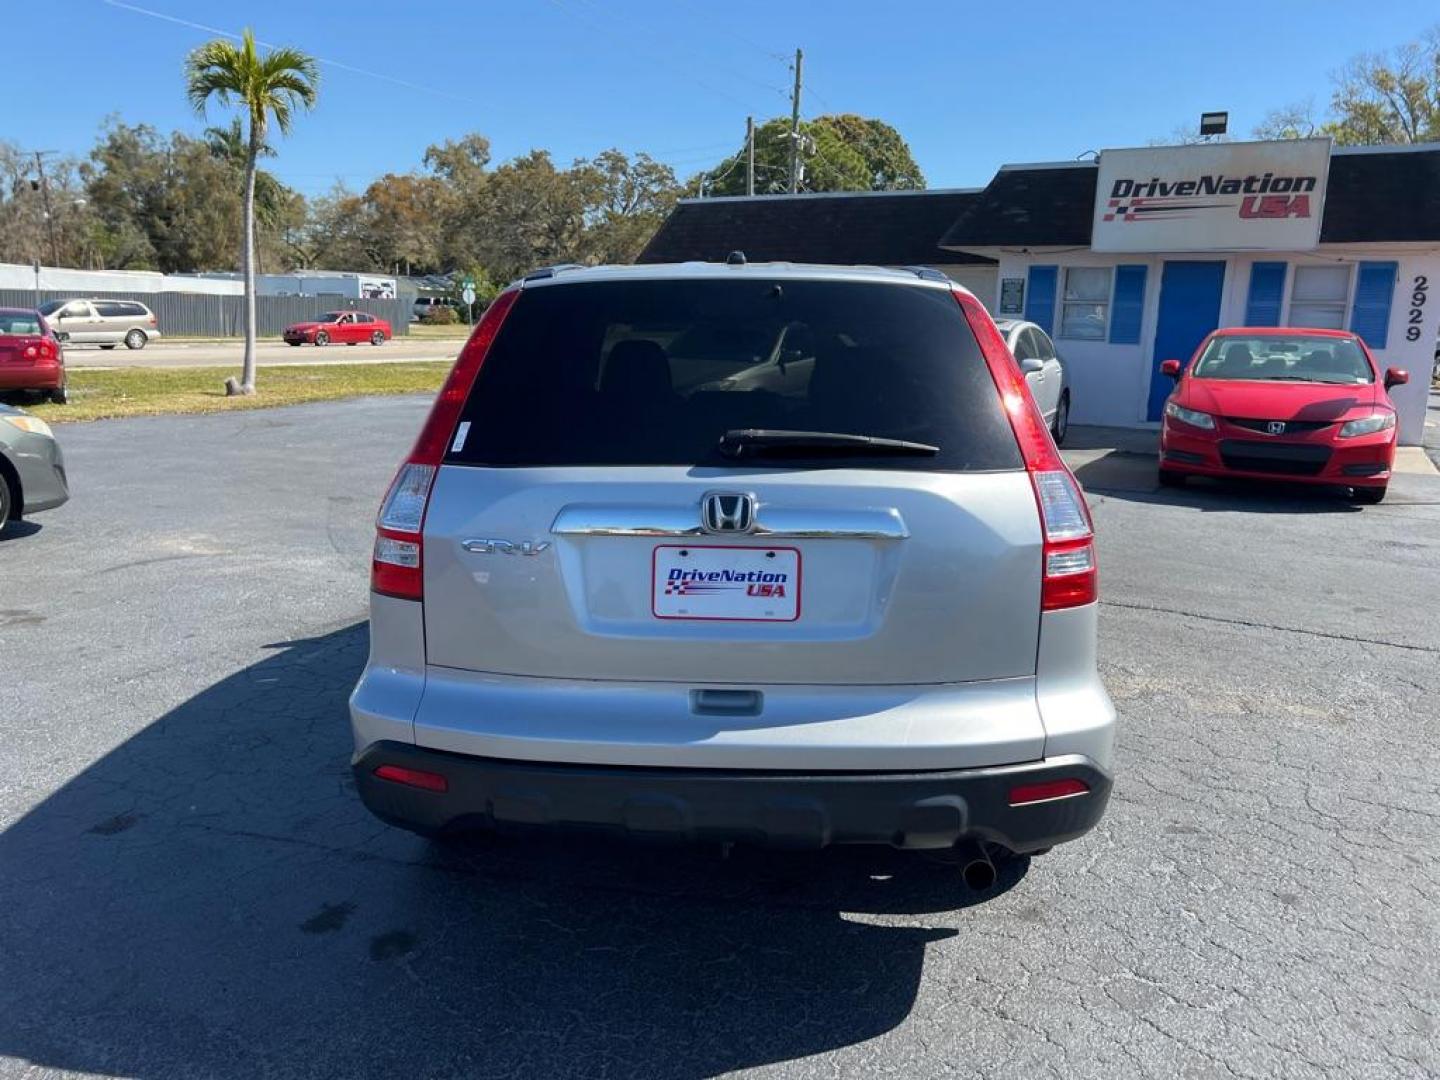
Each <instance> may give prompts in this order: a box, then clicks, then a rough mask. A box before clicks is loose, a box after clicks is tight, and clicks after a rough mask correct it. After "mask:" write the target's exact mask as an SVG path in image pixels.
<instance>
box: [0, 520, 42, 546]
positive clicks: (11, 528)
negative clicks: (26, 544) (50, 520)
mask: <svg viewBox="0 0 1440 1080" xmlns="http://www.w3.org/2000/svg"><path fill="white" fill-rule="evenodd" d="M42 528H43V526H42V525H41V524H40V523H39V522H38V521H0V543H4V542H5V541H6V540H24V539H25V538H26V537H27V536H34V535H35V534H36V533H38V532H39V531H40V530H41V529H42Z"/></svg>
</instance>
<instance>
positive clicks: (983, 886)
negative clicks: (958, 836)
mask: <svg viewBox="0 0 1440 1080" xmlns="http://www.w3.org/2000/svg"><path fill="white" fill-rule="evenodd" d="M955 850H956V853H957V854H958V855H959V856H960V876H961V877H962V878H964V879H965V885H966V887H967V888H969V889H971V890H973V891H975V892H977V893H981V892H988V891H989V890H990V889H992V888H994V887H995V864H994V863H993V862H991V861H990V856H989V855H988V854H987V853H986V851H985V845H984V844H982V843H981V842H980V841H979V840H962V841H961V842H960V843H959V844H958V845H956V848H955Z"/></svg>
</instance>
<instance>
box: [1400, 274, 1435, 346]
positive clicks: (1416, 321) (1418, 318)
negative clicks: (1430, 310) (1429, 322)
mask: <svg viewBox="0 0 1440 1080" xmlns="http://www.w3.org/2000/svg"><path fill="white" fill-rule="evenodd" d="M1429 298H1430V279H1429V278H1427V277H1426V276H1425V275H1424V274H1416V275H1415V283H1414V285H1413V286H1412V289H1411V292H1410V316H1409V318H1407V319H1406V320H1405V323H1406V326H1405V340H1406V341H1419V340H1420V335H1421V334H1422V333H1423V332H1424V331H1423V329H1422V328H1423V326H1424V324H1425V301H1426V300H1428V299H1429Z"/></svg>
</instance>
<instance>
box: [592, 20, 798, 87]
mask: <svg viewBox="0 0 1440 1080" xmlns="http://www.w3.org/2000/svg"><path fill="white" fill-rule="evenodd" d="M572 2H575V3H580V4H584V5H585V6H586V7H588V8H589V9H590V10H592V11H594V12H595V13H596V14H598V15H600V16H601V17H602V18H607V19H614V18H616V15H615V14H614V13H613V12H611V11H607V10H606V9H605V8H602V7H600V5H599V4H597V3H595V0H572ZM624 21H625V22H626V23H628V24H629V25H630V26H632V27H635V28H637V29H639V30H641V31H642V32H643V33H645V34H647V35H649V37H650V39H651V40H652V41H656V42H657V43H658V41H659V39H658V38H657V37H656V35H655V33H654V31H653V30H651V28H650V27H649V25H647V24H643V23H641V22H639V21H638V20H636V19H632V18H629V17H628V16H627V17H625V19H624ZM780 59H781V62H782V63H783V62H784V58H783V57H782V58H780ZM725 74H726V77H728V78H740V79H744V80H745V81H746V82H749V83H753V84H754V85H756V86H759V87H763V88H764V89H766V90H769V91H770V92H771V93H775V94H779V95H780V96H781V97H782V98H784V97H788V96H789V94H788V93H787V92H786V91H785V90H784V89H783V88H781V87H779V86H776V85H775V84H774V83H768V82H766V81H765V80H763V79H757V78H755V77H754V76H752V75H746V74H744V73H743V72H739V71H734V70H732V69H730V68H728V67H727V69H726V72H725Z"/></svg>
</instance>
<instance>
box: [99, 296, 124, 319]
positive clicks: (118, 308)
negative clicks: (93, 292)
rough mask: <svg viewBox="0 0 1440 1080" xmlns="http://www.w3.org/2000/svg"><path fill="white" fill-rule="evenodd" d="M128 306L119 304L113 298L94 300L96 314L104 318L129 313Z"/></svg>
mask: <svg viewBox="0 0 1440 1080" xmlns="http://www.w3.org/2000/svg"><path fill="white" fill-rule="evenodd" d="M129 308H130V305H129V304H119V303H116V302H115V301H114V300H96V301H95V312H96V314H97V315H99V316H100V317H101V318H104V319H110V318H115V317H116V316H119V315H129V314H130V311H129Z"/></svg>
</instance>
